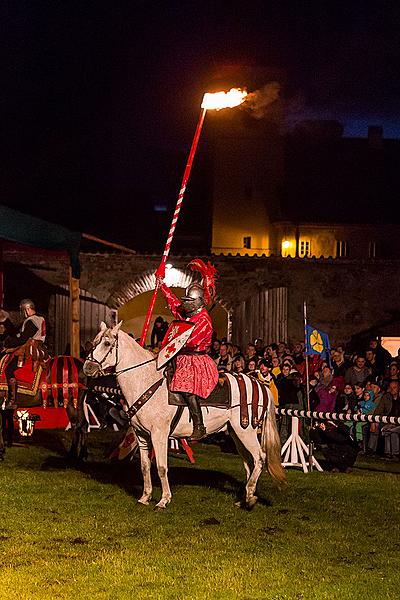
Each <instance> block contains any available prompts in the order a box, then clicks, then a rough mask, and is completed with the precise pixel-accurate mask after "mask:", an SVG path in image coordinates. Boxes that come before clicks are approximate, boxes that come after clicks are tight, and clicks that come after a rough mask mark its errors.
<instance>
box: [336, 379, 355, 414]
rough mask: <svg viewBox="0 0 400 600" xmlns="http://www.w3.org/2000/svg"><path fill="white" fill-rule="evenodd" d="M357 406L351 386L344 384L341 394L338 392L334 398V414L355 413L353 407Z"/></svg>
mask: <svg viewBox="0 0 400 600" xmlns="http://www.w3.org/2000/svg"><path fill="white" fill-rule="evenodd" d="M356 405H357V398H356V395H355V393H354V390H353V388H352V386H351V385H350V384H349V383H346V385H345V386H344V389H343V392H340V393H339V394H338V396H337V398H336V406H335V410H336V412H339V413H342V412H348V413H353V412H355V407H356Z"/></svg>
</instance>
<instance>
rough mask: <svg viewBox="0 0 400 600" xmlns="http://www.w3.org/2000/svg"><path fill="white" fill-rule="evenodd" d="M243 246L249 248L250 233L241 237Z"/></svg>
mask: <svg viewBox="0 0 400 600" xmlns="http://www.w3.org/2000/svg"><path fill="white" fill-rule="evenodd" d="M243 248H251V235H247V236H245V237H244V238H243Z"/></svg>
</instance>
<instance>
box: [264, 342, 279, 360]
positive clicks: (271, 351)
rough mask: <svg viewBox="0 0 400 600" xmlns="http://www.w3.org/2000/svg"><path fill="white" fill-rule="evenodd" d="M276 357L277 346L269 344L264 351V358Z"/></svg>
mask: <svg viewBox="0 0 400 600" xmlns="http://www.w3.org/2000/svg"><path fill="white" fill-rule="evenodd" d="M274 357H278V344H269V345H268V346H267V347H266V348H265V350H264V358H271V359H272V358H274Z"/></svg>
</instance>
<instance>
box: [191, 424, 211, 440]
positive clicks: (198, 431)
mask: <svg viewBox="0 0 400 600" xmlns="http://www.w3.org/2000/svg"><path fill="white" fill-rule="evenodd" d="M206 435H207V431H206V428H205V427H204V425H198V426H197V427H194V429H193V432H192V435H191V436H190V438H189V440H191V441H192V442H198V441H199V440H202V439H203V438H204V437H206Z"/></svg>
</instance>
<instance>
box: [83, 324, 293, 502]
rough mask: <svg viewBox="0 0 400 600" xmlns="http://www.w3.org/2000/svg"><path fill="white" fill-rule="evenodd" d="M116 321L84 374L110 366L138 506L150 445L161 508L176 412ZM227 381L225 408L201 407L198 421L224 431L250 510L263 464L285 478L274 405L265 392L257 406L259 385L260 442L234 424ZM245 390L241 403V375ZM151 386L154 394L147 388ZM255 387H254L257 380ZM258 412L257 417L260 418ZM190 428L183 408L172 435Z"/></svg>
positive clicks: (143, 353)
mask: <svg viewBox="0 0 400 600" xmlns="http://www.w3.org/2000/svg"><path fill="white" fill-rule="evenodd" d="M121 324H122V321H121V323H119V324H118V325H116V326H115V327H114V328H112V329H108V328H107V326H106V325H105V323H101V327H100V332H99V333H98V334H97V336H96V338H95V340H94V348H93V350H92V351H91V353H90V355H89V356H88V358H87V360H86V362H85V364H84V372H85V374H86V375H88V376H94V375H96V374H99V373H103V372H104V371H105V370H106V369H108V370H109V369H110V368H111V367H112V368H114V369H115V372H116V375H117V379H118V383H119V385H120V387H121V390H122V392H123V394H124V396H125V399H126V402H127V404H128V406H129V409H128V415H129V417H130V418H131V423H132V426H133V428H134V430H135V433H136V435H137V438H138V441H139V450H140V461H141V469H142V474H143V483H144V487H143V495H142V496H141V498H140V499H139V502H140V503H141V504H146V505H148V504H149V502H150V500H151V496H152V482H151V475H150V466H151V459H150V450H151V447H153V448H154V454H155V458H156V463H157V471H158V475H159V477H160V481H161V487H162V497H161V500H160V501H159V502H158V504H157V505H156V507H155V508H156V509H161V508H165V507H166V506H167V505H168V504H169V503H170V502H171V498H172V494H171V490H170V487H169V483H168V476H167V474H168V438H169V437H170V427H171V423H172V421H173V419H174V416H175V415H176V413H177V407H176V406H171V405H169V404H168V388H167V380H166V379H165V377H164V376H163V372H162V371H158V370H157V368H156V362H155V358H154V355H153V354H152V353H151V352H150V351H149V350H146V349H144V348H142V347H141V346H140V345H139V344H137V343H136V342H135V341H134V340H133V339H132V338H131V337H130V336H129V335H128V334H126V333H124V332H123V331H121V330H120V327H121ZM227 377H228V379H229V383H230V385H231V408H214V407H203V408H202V412H203V418H204V424H205V426H206V428H207V433H208V434H213V433H216V432H218V431H223V430H224V429H226V428H227V427H228V430H229V432H230V434H231V436H232V437H233V439H234V441H235V444H236V447H237V449H238V452H239V454H240V455H241V457H242V459H243V462H244V468H245V470H246V475H247V483H246V494H245V499H244V504H245V506H246V508H252V507H253V506H254V505H255V503H256V502H257V496H256V495H255V491H256V485H257V481H258V478H259V477H260V474H261V472H262V470H263V467H264V465H265V464H266V466H267V469H268V471H269V473H270V475H271V476H272V477H273V478H274V479H276V480H277V481H278V482H281V483H283V482H285V479H286V478H285V473H284V470H283V467H282V465H281V454H280V440H279V434H278V431H277V428H276V421H275V408H274V402H273V398H272V394H271V393H270V392H269V390H268V407H267V410H263V406H262V398H263V395H262V393H261V388H260V387H259V388H258V391H259V395H258V397H259V398H260V399H261V402H260V403H259V405H258V418H259V419H260V418H261V417H262V420H261V423H260V424H261V444H260V443H259V441H258V438H257V427H253V425H252V423H251V422H250V423H249V425H248V427H247V428H245V429H244V428H243V427H242V426H241V423H240V403H239V395H240V391H239V386H238V383H237V379H236V378H235V377H234V376H233V375H229V374H228V375H227ZM243 380H244V381H245V385H246V391H247V404H248V405H250V407H251V403H252V394H253V385H254V384H252V380H251V379H250V378H249V377H247V376H246V375H243ZM153 385H154V388H153V390H154V389H155V391H154V393H153V394H152V395H151V394H150V392H149V390H150V388H152V386H153ZM257 386H260V384H259V383H257ZM262 413H264V414H263V416H262ZM191 432H192V424H191V422H189V410H188V408H185V409H184V411H183V414H182V417H181V419H180V420H179V422H178V424H177V425H176V428H175V429H174V431H173V433H172V436H173V437H175V438H188V437H190V434H191Z"/></svg>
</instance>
